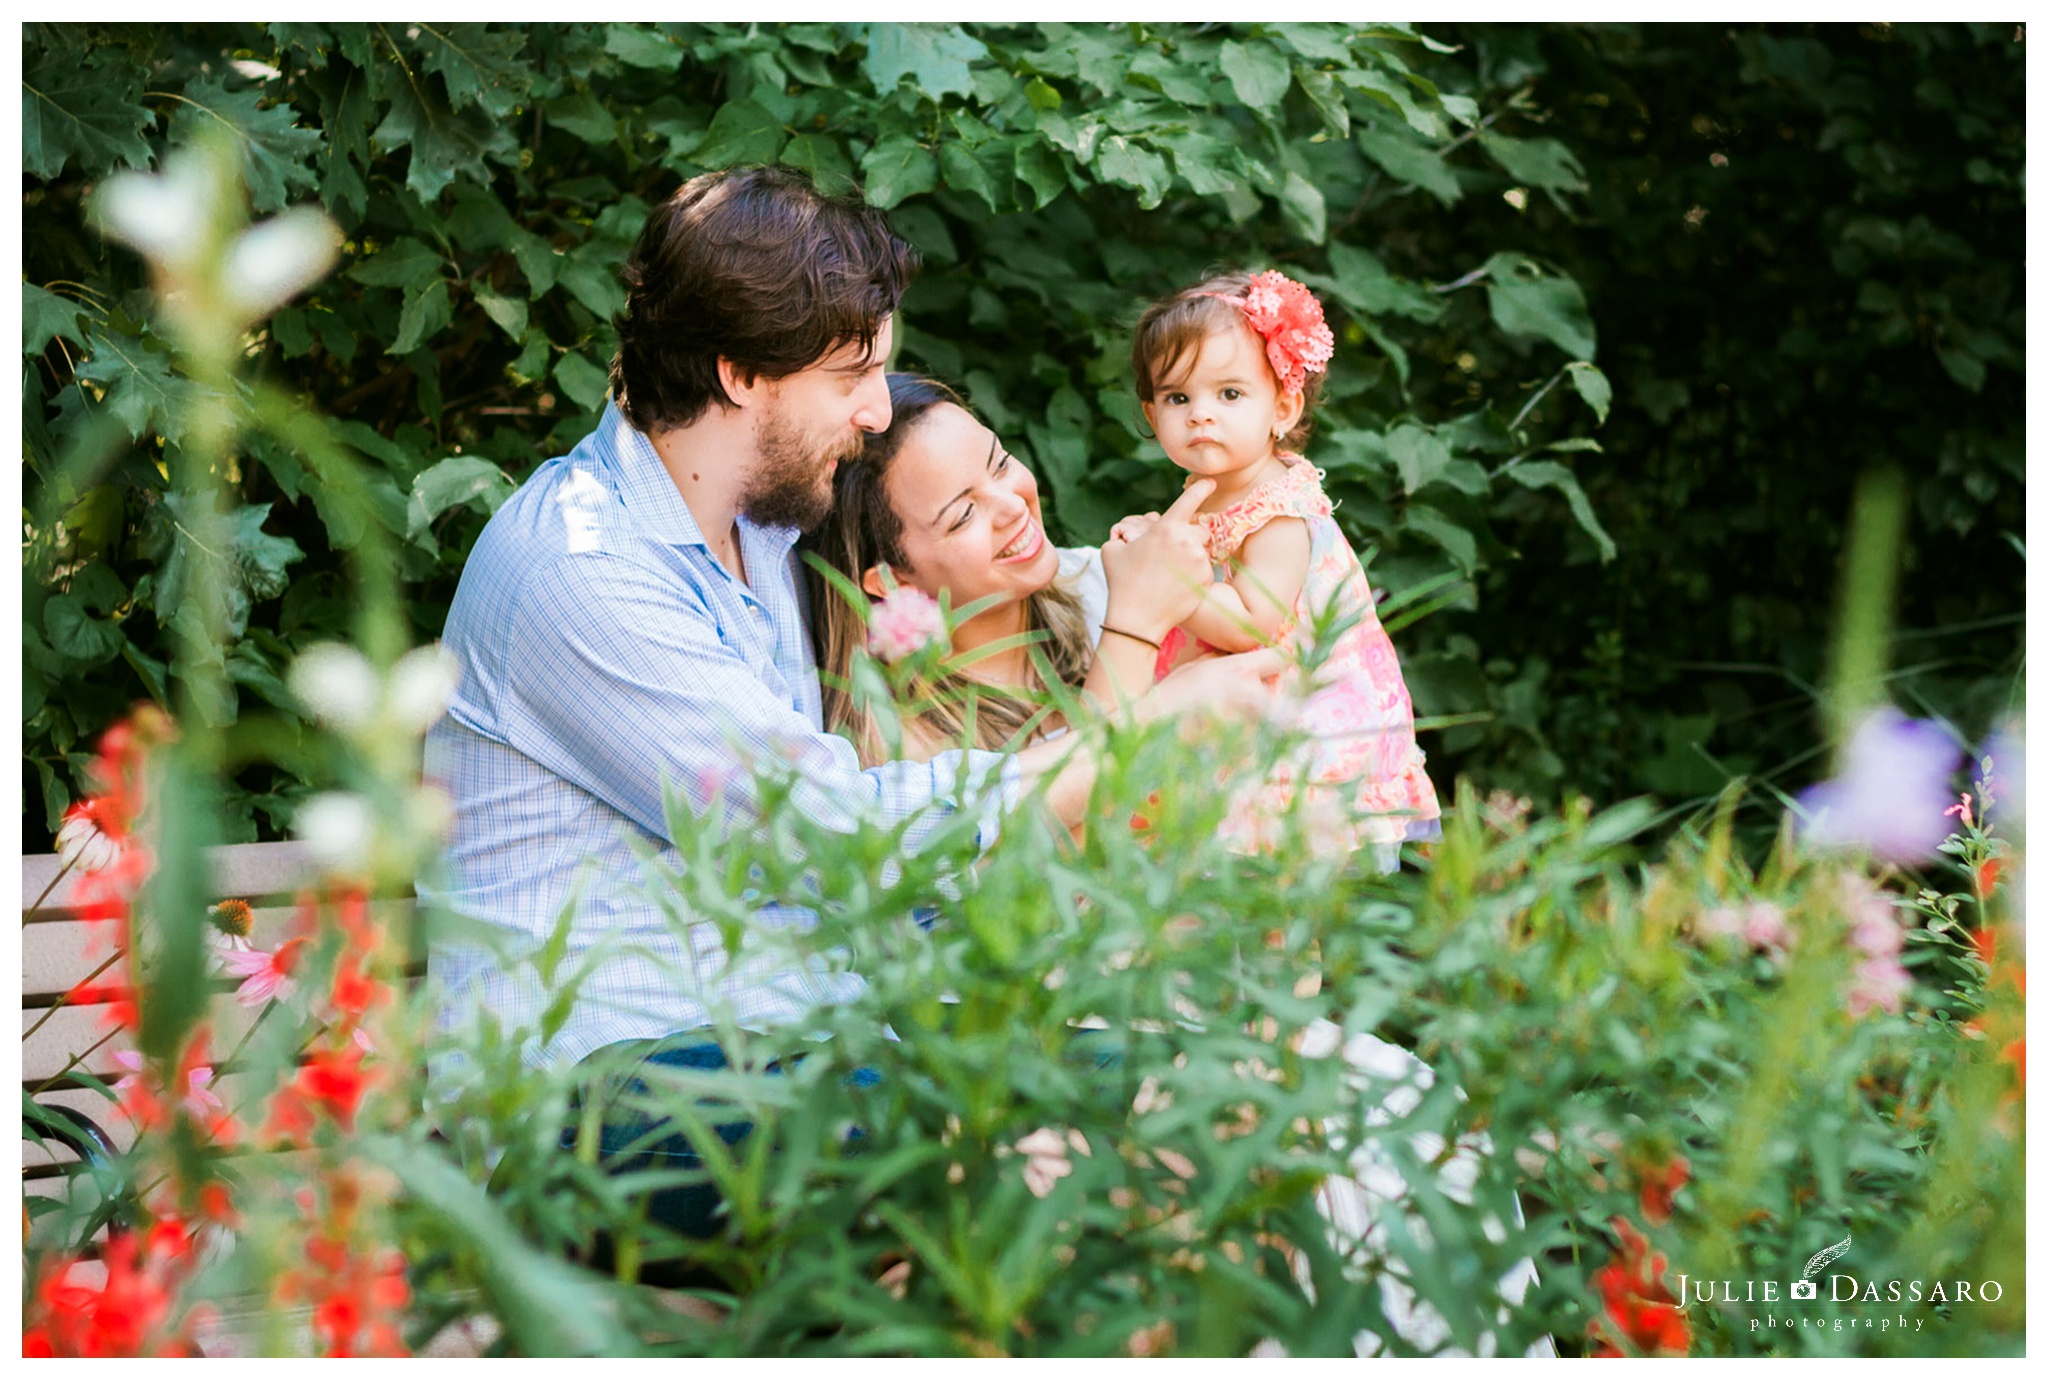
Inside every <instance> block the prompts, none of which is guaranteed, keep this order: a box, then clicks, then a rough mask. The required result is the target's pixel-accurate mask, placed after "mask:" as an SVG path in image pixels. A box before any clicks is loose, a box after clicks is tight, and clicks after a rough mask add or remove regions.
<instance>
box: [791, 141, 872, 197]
mask: <svg viewBox="0 0 2048 1380" xmlns="http://www.w3.org/2000/svg"><path fill="white" fill-rule="evenodd" d="M782 162H783V165H784V166H785V167H791V168H801V169H803V170H804V171H805V172H807V173H809V174H810V177H811V181H813V182H815V183H816V184H817V185H818V190H819V191H821V192H824V193H825V194H826V195H827V196H839V195H841V194H842V193H844V192H849V191H851V190H853V185H854V177H853V161H852V160H851V159H849V158H848V157H847V156H846V151H845V150H844V149H842V148H841V147H840V146H839V141H838V140H837V139H835V138H833V137H832V136H831V135H829V134H799V135H797V136H796V138H794V139H792V140H790V141H789V142H788V143H787V144H785V145H784V146H783V149H782Z"/></svg>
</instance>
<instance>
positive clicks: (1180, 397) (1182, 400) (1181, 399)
mask: <svg viewBox="0 0 2048 1380" xmlns="http://www.w3.org/2000/svg"><path fill="white" fill-rule="evenodd" d="M1187 401H1188V395H1187V394H1185V393H1168V394H1167V395H1166V405H1167V406H1168V407H1185V406H1186V405H1187Z"/></svg>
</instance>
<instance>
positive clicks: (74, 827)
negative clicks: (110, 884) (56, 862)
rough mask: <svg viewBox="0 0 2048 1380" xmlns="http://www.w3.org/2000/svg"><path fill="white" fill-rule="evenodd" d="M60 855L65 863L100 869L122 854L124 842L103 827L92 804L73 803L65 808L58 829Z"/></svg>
mask: <svg viewBox="0 0 2048 1380" xmlns="http://www.w3.org/2000/svg"><path fill="white" fill-rule="evenodd" d="M57 856H58V857H60V858H62V859H63V860H64V865H65V866H66V867H69V868H76V869H77V870H78V871H80V872H98V871H100V870H102V869H103V868H107V867H111V866H112V865H113V862H114V859H116V858H118V857H120V856H121V845H120V844H119V843H118V842H116V841H115V840H113V839H110V838H108V837H107V836H106V835H105V834H104V833H102V832H101V831H100V823H99V820H98V819H97V818H96V817H95V816H94V814H93V812H92V810H91V809H90V808H89V807H87V806H85V805H82V804H81V805H74V806H72V807H71V809H69V810H68V811H66V812H65V815H64V824H63V827H62V828H60V829H58V830H57Z"/></svg>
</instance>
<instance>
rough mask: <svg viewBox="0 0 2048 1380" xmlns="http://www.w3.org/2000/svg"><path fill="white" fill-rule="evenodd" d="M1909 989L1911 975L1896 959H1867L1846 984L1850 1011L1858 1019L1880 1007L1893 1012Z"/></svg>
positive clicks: (1896, 1010) (1911, 980) (1897, 1009)
mask: <svg viewBox="0 0 2048 1380" xmlns="http://www.w3.org/2000/svg"><path fill="white" fill-rule="evenodd" d="M1912 990H1913V975H1912V974H1911V973H1908V972H1907V971H1906V970H1905V968H1904V967H1902V966H1901V965H1900V963H1899V961H1898V960H1897V959H1896V958H1866V959H1864V960H1863V962H1861V963H1859V964H1857V965H1856V974H1855V978H1854V980H1853V981H1851V982H1850V984H1849V1014H1850V1015H1851V1016H1854V1017H1858V1018H1861V1017H1863V1016H1866V1015H1868V1014H1869V1013H1870V1012H1872V1011H1874V1010H1876V1009H1877V1008H1878V1007H1883V1008H1884V1009H1885V1010H1887V1011H1889V1012H1891V1013H1893V1014H1894V1015H1896V1014H1898V1012H1899V1010H1900V1008H1902V1007H1903V1006H1904V1005H1905V1002H1906V993H1908V992H1910V991H1912Z"/></svg>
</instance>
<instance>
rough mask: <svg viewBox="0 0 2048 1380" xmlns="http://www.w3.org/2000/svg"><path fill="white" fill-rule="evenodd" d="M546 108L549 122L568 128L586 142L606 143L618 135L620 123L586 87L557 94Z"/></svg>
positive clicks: (561, 127) (557, 126) (558, 126)
mask: <svg viewBox="0 0 2048 1380" xmlns="http://www.w3.org/2000/svg"><path fill="white" fill-rule="evenodd" d="M546 109H547V113H548V123H549V124H551V125H553V126H554V127H555V128H556V129H565V130H567V131H568V132H569V133H571V134H573V135H575V136H576V137H577V138H578V139H581V140H582V141H583V142H584V143H586V144H609V143H611V142H612V141H613V140H614V139H616V138H618V136H619V122H618V121H617V120H615V119H613V118H612V113H611V111H609V110H607V109H605V106H604V102H603V101H600V100H599V99H598V98H597V97H596V95H595V94H593V93H592V92H591V91H590V90H589V89H587V88H584V89H580V90H576V91H571V92H569V93H568V94H567V95H565V96H558V97H556V98H555V99H554V100H552V101H549V102H548V103H547V107H546Z"/></svg>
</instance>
